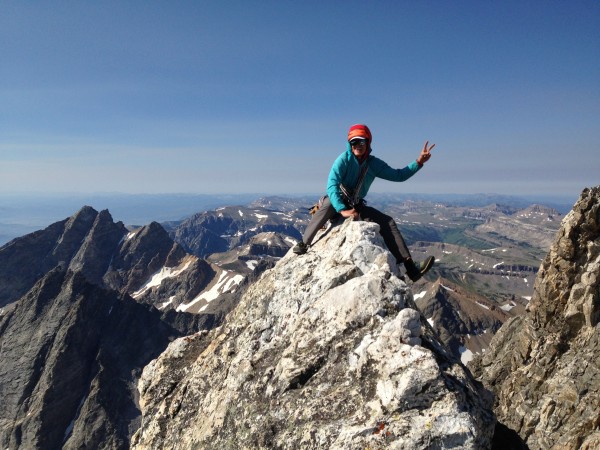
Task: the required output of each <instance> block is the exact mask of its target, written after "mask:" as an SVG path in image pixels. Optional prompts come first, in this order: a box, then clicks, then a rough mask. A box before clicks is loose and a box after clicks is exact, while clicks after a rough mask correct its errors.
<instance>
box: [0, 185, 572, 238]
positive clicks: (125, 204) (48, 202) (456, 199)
mask: <svg viewBox="0 0 600 450" xmlns="http://www.w3.org/2000/svg"><path fill="white" fill-rule="evenodd" d="M320 195H322V194H320V193H316V194H303V195H292V196H285V197H275V196H264V195H260V194H235V195H234V194H228V195H217V194H118V193H116V194H64V195H59V194H56V195H48V194H44V193H40V194H38V195H33V194H21V195H17V194H12V195H10V194H5V193H4V194H3V193H0V245H2V244H4V243H6V242H8V241H10V240H11V239H14V238H15V237H18V236H22V235H24V234H27V233H30V232H33V231H36V230H40V229H42V228H45V227H46V226H47V225H48V224H50V223H53V222H56V221H59V220H62V219H64V218H65V217H69V216H70V215H71V214H73V212H74V211H77V210H78V209H79V208H81V206H82V205H90V206H92V207H93V208H94V209H96V210H98V211H100V210H104V209H107V210H109V211H110V212H111V215H112V216H113V217H114V218H115V219H116V220H118V221H121V222H123V223H124V224H126V225H138V226H139V225H144V224H148V223H150V222H153V221H156V222H160V223H163V222H169V221H180V220H184V219H186V218H188V217H190V216H192V215H194V214H196V213H198V212H202V211H207V210H211V209H216V208H219V207H223V206H230V205H246V206H247V205H249V204H251V203H252V202H255V201H256V199H260V198H267V197H268V198H270V199H272V200H271V201H272V203H271V205H270V206H266V207H270V208H271V209H275V210H279V211H283V209H282V208H285V203H286V202H288V203H289V202H290V201H292V202H293V203H298V202H300V203H302V204H304V205H305V206H306V207H310V206H311V205H312V204H313V203H314V202H315V200H316V199H318V198H319V196H320ZM369 200H371V201H372V202H375V203H377V204H378V205H380V206H382V205H388V204H394V203H399V202H404V201H409V200H416V201H428V202H436V201H440V202H444V203H446V204H454V205H457V206H475V207H482V206H487V205H490V204H494V203H497V204H506V205H512V206H513V207H516V208H519V209H523V208H525V207H527V206H529V205H530V204H532V203H538V204H543V205H546V206H548V207H551V208H554V209H556V210H557V211H559V212H560V213H561V214H564V213H566V212H567V211H569V210H570V209H571V207H572V206H573V203H575V200H577V199H576V198H567V197H560V196H536V197H533V196H527V195H523V196H506V195H496V194H473V195H459V194H435V195H434V194H379V193H371V194H369Z"/></svg>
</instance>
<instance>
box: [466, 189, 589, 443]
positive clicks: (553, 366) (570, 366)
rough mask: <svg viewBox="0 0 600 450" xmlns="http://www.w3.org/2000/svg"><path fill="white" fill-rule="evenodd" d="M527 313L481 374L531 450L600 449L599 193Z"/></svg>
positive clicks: (561, 238) (562, 241)
mask: <svg viewBox="0 0 600 450" xmlns="http://www.w3.org/2000/svg"><path fill="white" fill-rule="evenodd" d="M528 309H529V311H528V312H527V314H525V315H523V316H520V317H517V318H514V319H512V320H509V321H508V322H507V323H505V324H504V326H503V327H502V328H501V329H500V330H499V332H498V333H497V334H496V335H495V337H494V339H493V340H492V342H491V345H490V348H489V349H488V351H487V352H486V353H485V354H484V355H483V356H482V357H481V358H480V359H478V360H476V361H474V364H473V370H474V373H475V374H476V375H477V376H478V377H480V378H481V379H482V380H483V381H484V383H485V384H486V385H487V386H488V387H489V388H490V389H491V390H493V391H494V392H495V394H496V406H495V411H496V414H497V416H498V419H499V421H501V422H502V423H504V424H505V425H506V426H507V427H508V428H510V429H513V430H515V431H516V432H517V433H518V434H519V435H520V436H521V438H522V439H523V440H524V441H525V442H526V444H527V445H528V446H529V448H531V449H573V450H575V449H592V448H599V447H600V431H599V429H598V427H599V424H600V367H599V361H600V325H599V321H600V187H595V188H592V189H585V190H584V191H583V193H582V194H581V197H580V199H579V200H578V202H577V203H576V204H575V206H574V207H573V210H572V211H571V212H570V213H569V214H567V215H566V216H565V218H564V219H563V221H562V226H561V229H560V230H559V232H558V234H557V236H556V239H555V241H554V244H553V245H552V247H551V249H550V252H549V253H548V255H547V257H546V258H545V259H544V261H543V263H542V266H541V268H540V271H539V274H538V276H537V279H536V282H535V292H534V295H533V298H532V300H531V302H530V304H529V307H528Z"/></svg>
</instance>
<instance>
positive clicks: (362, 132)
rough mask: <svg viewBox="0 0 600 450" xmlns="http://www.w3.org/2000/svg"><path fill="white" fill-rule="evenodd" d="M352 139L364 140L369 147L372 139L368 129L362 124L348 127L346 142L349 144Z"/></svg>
mask: <svg viewBox="0 0 600 450" xmlns="http://www.w3.org/2000/svg"><path fill="white" fill-rule="evenodd" d="M354 138H363V139H366V140H367V142H368V143H369V146H370V145H371V140H372V139H373V137H372V136H371V130H369V127H368V126H366V125H362V124H356V125H352V126H351V127H350V130H348V142H350V141H351V140H352V139H354Z"/></svg>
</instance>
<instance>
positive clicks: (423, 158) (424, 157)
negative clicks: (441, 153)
mask: <svg viewBox="0 0 600 450" xmlns="http://www.w3.org/2000/svg"><path fill="white" fill-rule="evenodd" d="M428 145H429V141H426V142H425V145H424V146H423V150H421V154H420V155H419V157H418V158H417V163H418V164H419V165H420V166H422V165H423V164H424V163H426V162H427V161H429V158H431V150H432V149H433V147H435V144H431V146H430V147H428Z"/></svg>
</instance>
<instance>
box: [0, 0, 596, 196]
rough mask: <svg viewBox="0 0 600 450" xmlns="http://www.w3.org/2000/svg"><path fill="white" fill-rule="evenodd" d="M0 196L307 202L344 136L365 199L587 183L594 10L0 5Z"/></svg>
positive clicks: (568, 189)
mask: <svg viewBox="0 0 600 450" xmlns="http://www.w3.org/2000/svg"><path fill="white" fill-rule="evenodd" d="M0 61H1V63H0V192H1V193H26V192H32V193H42V192H43V193H73V192H76V193H87V192H89V193H92V192H95V193H97V192H124V193H172V192H182V193H183V192H185V193H239V192H257V193H268V194H293V193H309V192H310V193H313V192H315V193H316V192H321V191H323V190H324V188H325V180H326V177H327V174H328V172H329V169H330V167H331V163H332V162H333V160H334V159H335V158H336V157H337V155H338V154H339V153H341V152H342V151H343V150H344V149H345V137H346V133H347V129H348V127H349V126H350V125H352V124H354V123H358V122H360V123H366V124H368V125H369V127H370V128H371V130H372V132H373V135H374V139H373V150H374V154H375V155H377V156H379V157H381V158H382V159H384V160H385V161H386V162H388V163H389V164H390V165H391V166H394V167H403V166H404V165H406V164H407V163H408V162H410V161H411V160H413V159H414V158H416V157H417V156H418V153H419V151H420V149H421V147H422V145H423V143H424V141H425V140H429V141H430V142H434V143H436V148H435V149H434V151H433V152H434V156H433V158H432V159H431V160H430V161H429V162H428V163H427V165H426V166H425V168H424V170H422V171H421V172H420V173H419V174H417V175H416V176H415V177H413V178H412V179H411V180H409V181H407V182H406V183H390V182H387V181H383V180H380V181H376V182H375V183H374V185H373V187H372V190H375V191H379V192H404V193H406V192H423V193H499V194H539V195H542V194H543V195H566V196H573V198H576V196H577V195H578V194H579V192H580V191H581V190H582V189H583V188H584V187H585V186H591V185H597V184H600V123H599V122H600V120H599V118H600V2H598V1H595V0H594V1H577V0H575V1H568V2H567V1H524V0H521V1H501V2H500V1H498V2H492V1H483V0H481V1H452V2H449V1H373V2H364V1H361V2H358V1H305V2H298V1H257V2H250V1H214V2H213V1H205V2H202V1H196V2H191V1H178V2H158V1H157V2H148V1H127V2H122V1H114V2H109V1H98V2H83V1H80V2H77V1H68V2H64V1H57V2H37V1H28V2H17V1H14V2H13V1H11V2H3V3H2V4H1V5H0Z"/></svg>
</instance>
